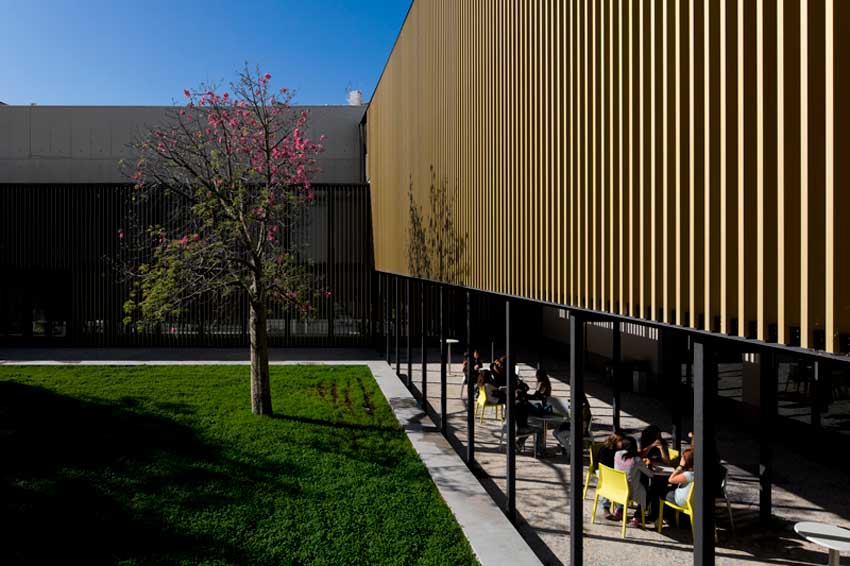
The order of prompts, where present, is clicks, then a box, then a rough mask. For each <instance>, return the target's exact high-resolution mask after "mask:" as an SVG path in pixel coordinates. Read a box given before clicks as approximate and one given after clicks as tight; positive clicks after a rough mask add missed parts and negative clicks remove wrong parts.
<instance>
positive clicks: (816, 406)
mask: <svg viewBox="0 0 850 566" xmlns="http://www.w3.org/2000/svg"><path fill="white" fill-rule="evenodd" d="M821 369H822V368H821V364H820V362H818V361H816V362H813V367H812V374H813V375H812V379H813V381H812V385H811V387H810V389H809V397H811V399H812V428H814V429H815V430H816V431H818V432H819V431H820V428H821V415H820V409H821V399H822V398H823V397H822V395H823V391H822V389H821V388H822V385H821Z"/></svg>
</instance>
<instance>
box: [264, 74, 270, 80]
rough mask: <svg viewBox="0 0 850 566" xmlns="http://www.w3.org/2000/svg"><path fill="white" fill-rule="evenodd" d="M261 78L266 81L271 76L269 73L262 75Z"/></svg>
mask: <svg viewBox="0 0 850 566" xmlns="http://www.w3.org/2000/svg"><path fill="white" fill-rule="evenodd" d="M263 78H264V79H266V80H267V81H268V80H270V79H271V78H272V76H271V75H270V74H269V73H266V74H265V75H263Z"/></svg>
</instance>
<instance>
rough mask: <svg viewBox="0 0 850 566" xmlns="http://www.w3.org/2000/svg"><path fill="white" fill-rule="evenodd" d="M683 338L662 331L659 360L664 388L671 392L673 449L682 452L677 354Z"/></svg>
mask: <svg viewBox="0 0 850 566" xmlns="http://www.w3.org/2000/svg"><path fill="white" fill-rule="evenodd" d="M680 344H681V337H680V336H677V335H674V334H673V332H671V331H670V330H660V331H659V335H658V359H659V361H660V362H661V363H660V365H661V379H662V383H663V384H664V388H665V389H667V391H669V392H670V393H669V402H670V416H671V421H672V432H673V448H674V449H676V450H677V451H679V452H681V451H682V403H681V399H680V396H681V391H682V389H681V386H682V376H681V373H682V370H681V366H680V365H679V363H678V361H679V358H678V357H677V355H676V354H677V352H678V350H679V347H680Z"/></svg>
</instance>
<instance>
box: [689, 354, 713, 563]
mask: <svg viewBox="0 0 850 566" xmlns="http://www.w3.org/2000/svg"><path fill="white" fill-rule="evenodd" d="M716 395H717V359H716V357H715V353H714V351H713V349H712V347H711V346H710V345H709V344H705V343H701V342H696V343H694V476H695V481H694V488H693V489H694V499H693V500H694V565H695V566H709V565H712V564H714V494H715V487H716V484H717V475H716V469H717V457H716V455H715V453H714V452H715V436H714V398H715V397H716Z"/></svg>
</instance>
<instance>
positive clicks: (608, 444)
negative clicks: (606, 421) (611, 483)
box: [596, 429, 626, 468]
mask: <svg viewBox="0 0 850 566" xmlns="http://www.w3.org/2000/svg"><path fill="white" fill-rule="evenodd" d="M624 438H626V433H625V432H623V430H621V429H617V430H615V431H614V432H612V433H611V434H610V435H609V436H608V438H606V439H605V442H603V443H602V446H600V447H599V452H598V453H597V456H596V461H597V462H599V463H600V464H602V465H604V466H608V467H609V468H613V467H614V455H615V454H616V453H617V452H618V451H620V450H622V449H623V439H624Z"/></svg>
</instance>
